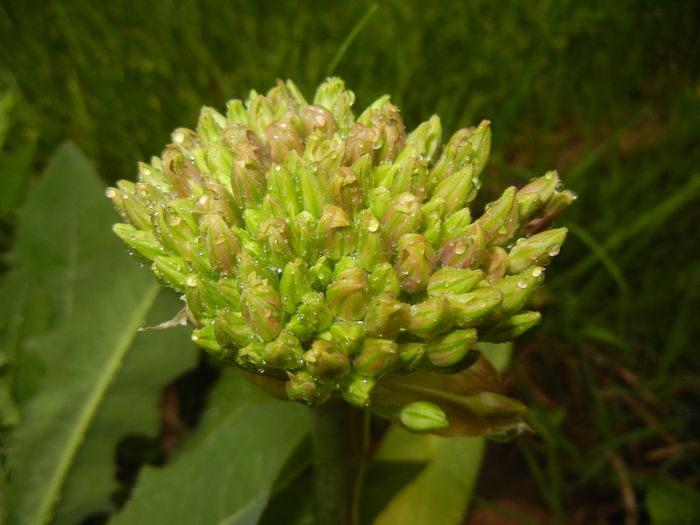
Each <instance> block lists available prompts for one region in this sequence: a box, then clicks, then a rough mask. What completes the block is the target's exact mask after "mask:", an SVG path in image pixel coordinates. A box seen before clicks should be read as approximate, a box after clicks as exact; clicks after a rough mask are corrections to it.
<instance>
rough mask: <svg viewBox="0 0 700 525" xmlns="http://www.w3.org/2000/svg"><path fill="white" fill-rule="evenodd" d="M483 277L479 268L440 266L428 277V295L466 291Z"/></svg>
mask: <svg viewBox="0 0 700 525" xmlns="http://www.w3.org/2000/svg"><path fill="white" fill-rule="evenodd" d="M483 278H484V272H482V271H481V270H460V269H457V268H441V269H439V270H438V271H436V272H435V273H434V274H433V275H431V276H430V279H428V295H429V296H431V297H433V296H436V295H443V294H446V293H449V294H462V293H467V292H468V291H470V290H471V289H472V288H474V287H475V286H476V285H477V283H478V282H479V281H481V280H482V279H483Z"/></svg>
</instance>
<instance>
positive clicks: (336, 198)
mask: <svg viewBox="0 0 700 525" xmlns="http://www.w3.org/2000/svg"><path fill="white" fill-rule="evenodd" d="M330 195H331V197H332V198H333V202H335V204H336V205H338V206H340V207H341V208H342V209H344V210H345V211H346V213H347V214H348V217H353V216H354V215H355V213H357V212H358V211H359V210H361V209H362V207H363V205H364V195H363V192H362V186H361V185H360V181H359V179H358V178H357V175H356V174H355V172H354V171H353V170H352V169H351V168H338V169H336V170H334V171H333V173H332V174H331V178H330Z"/></svg>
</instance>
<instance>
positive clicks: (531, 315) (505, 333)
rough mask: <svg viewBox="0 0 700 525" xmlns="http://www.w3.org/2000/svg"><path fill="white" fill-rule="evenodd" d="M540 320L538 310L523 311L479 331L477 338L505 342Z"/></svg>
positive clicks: (490, 341) (540, 315) (540, 316)
mask: <svg viewBox="0 0 700 525" xmlns="http://www.w3.org/2000/svg"><path fill="white" fill-rule="evenodd" d="M541 320H542V314H540V313H539V312H531V311H524V312H520V313H517V314H515V315H511V316H510V317H506V318H505V319H502V320H500V321H499V322H498V323H496V324H495V325H493V326H491V327H489V328H488V329H486V330H485V331H483V332H480V333H479V339H480V340H482V341H486V342H489V343H505V342H507V341H511V340H513V339H515V338H516V337H519V336H520V335H522V334H524V333H525V332H527V331H528V330H529V329H530V328H532V327H533V326H535V325H538V324H539V323H540V321H541Z"/></svg>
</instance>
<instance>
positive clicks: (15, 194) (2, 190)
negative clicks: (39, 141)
mask: <svg viewBox="0 0 700 525" xmlns="http://www.w3.org/2000/svg"><path fill="white" fill-rule="evenodd" d="M35 150H36V143H35V142H34V141H31V142H27V143H26V144H23V145H22V146H21V147H19V148H18V149H17V150H16V151H13V152H11V153H9V154H8V155H7V156H5V158H4V159H3V161H2V163H1V164H0V219H3V220H7V219H9V218H10V215H11V214H12V213H13V212H14V211H15V210H16V209H17V207H18V206H19V204H20V202H22V197H23V196H24V193H25V191H26V189H27V186H28V184H29V174H30V171H29V170H30V168H31V164H32V159H33V158H34V151H35Z"/></svg>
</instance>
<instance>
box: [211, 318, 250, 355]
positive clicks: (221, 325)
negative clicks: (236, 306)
mask: <svg viewBox="0 0 700 525" xmlns="http://www.w3.org/2000/svg"><path fill="white" fill-rule="evenodd" d="M214 329H215V332H216V340H217V341H218V343H219V344H220V345H221V346H224V347H229V348H230V347H234V348H241V347H244V346H246V345H248V344H250V343H255V342H259V339H258V338H257V336H256V335H255V333H253V330H251V328H250V327H249V326H248V325H247V323H246V321H245V319H243V316H242V315H241V314H239V313H238V312H235V311H229V310H217V312H216V318H215V319H214Z"/></svg>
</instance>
